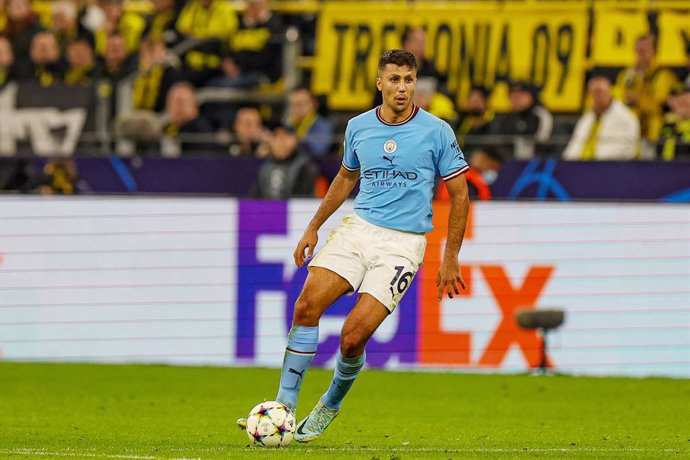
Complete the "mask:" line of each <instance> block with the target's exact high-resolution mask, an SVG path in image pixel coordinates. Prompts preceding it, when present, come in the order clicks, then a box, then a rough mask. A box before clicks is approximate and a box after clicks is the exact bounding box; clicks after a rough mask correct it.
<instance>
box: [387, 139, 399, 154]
mask: <svg viewBox="0 0 690 460" xmlns="http://www.w3.org/2000/svg"><path fill="white" fill-rule="evenodd" d="M397 149H398V143H397V142H395V141H394V140H393V139H388V140H387V141H386V142H384V143H383V151H384V152H386V153H393V152H395V151H396V150H397Z"/></svg>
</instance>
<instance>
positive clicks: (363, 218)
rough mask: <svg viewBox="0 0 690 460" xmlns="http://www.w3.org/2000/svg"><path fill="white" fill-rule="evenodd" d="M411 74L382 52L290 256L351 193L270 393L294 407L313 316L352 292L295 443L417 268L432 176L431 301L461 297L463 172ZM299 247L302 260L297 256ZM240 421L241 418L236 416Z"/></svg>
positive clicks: (340, 385) (334, 401) (298, 308)
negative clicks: (373, 90) (321, 388)
mask: <svg viewBox="0 0 690 460" xmlns="http://www.w3.org/2000/svg"><path fill="white" fill-rule="evenodd" d="M416 73H417V63H416V60H415V57H414V55H413V54H411V53H410V52H408V51H404V50H390V51H386V52H385V53H384V54H383V55H382V56H381V58H380V60H379V64H378V74H377V78H376V86H377V87H378V89H379V90H380V91H381V92H382V94H383V103H382V104H381V105H380V106H378V107H376V108H375V109H373V110H370V111H368V112H366V113H364V114H361V115H359V116H357V117H355V118H353V119H352V120H350V122H349V123H348V126H347V129H346V131H345V153H344V158H343V163H342V166H341V168H340V171H339V173H338V175H337V176H336V178H335V179H334V180H333V183H332V184H331V186H330V188H329V189H328V193H327V194H326V197H325V198H324V199H323V201H322V202H321V205H320V206H319V209H318V210H317V211H316V214H315V215H314V217H313V218H312V220H311V222H310V223H309V226H308V227H307V229H306V230H305V232H304V235H303V236H302V239H301V240H300V241H299V243H298V244H297V248H296V249H295V252H294V258H295V264H296V265H297V266H298V267H302V266H303V265H304V263H305V261H306V260H307V259H309V258H311V257H312V255H313V253H314V248H315V247H316V244H317V241H318V234H317V232H318V230H319V228H320V227H321V226H322V225H323V223H324V222H326V220H327V219H328V218H329V217H330V216H331V215H332V214H333V213H334V212H335V211H336V210H337V209H338V208H339V207H340V205H342V203H343V202H344V201H345V200H346V199H347V197H348V196H349V195H350V192H351V191H352V189H353V188H354V186H355V184H356V182H357V181H358V180H359V181H360V191H359V193H358V194H357V198H356V200H355V212H354V214H352V215H350V216H348V217H345V218H344V219H343V222H342V224H341V225H340V226H339V227H338V228H336V229H335V230H334V231H333V232H331V234H330V236H329V238H328V242H327V243H326V245H325V246H324V247H323V248H322V249H321V251H319V253H318V254H317V255H316V257H314V258H313V260H312V261H311V263H309V274H308V276H307V279H306V281H305V284H304V288H303V290H302V292H301V294H300V296H299V298H298V299H297V302H296V303H295V314H294V317H293V323H292V328H291V329H290V334H289V336H288V343H287V348H286V349H285V357H284V360H283V369H282V373H281V377H280V389H279V391H278V396H277V397H276V399H277V400H278V401H279V402H281V403H283V404H285V405H287V406H288V407H290V408H291V409H293V410H294V409H295V407H296V403H297V395H298V393H299V390H300V386H301V384H302V381H303V380H304V376H305V372H306V371H307V369H308V368H309V365H310V363H311V361H312V359H313V357H314V354H315V352H316V347H317V343H318V337H319V319H320V318H321V316H322V315H323V313H324V312H325V311H326V309H327V308H328V307H329V306H330V305H331V304H332V303H333V302H335V300H337V299H338V298H339V297H341V296H342V295H343V294H346V293H352V292H354V291H355V290H359V296H358V298H357V302H356V304H355V306H354V308H353V309H352V311H351V312H350V314H349V315H348V316H347V319H346V320H345V323H344V324H343V328H342V331H341V336H340V352H339V353H338V356H337V364H336V368H335V374H334V376H333V381H332V382H331V384H330V387H329V388H328V390H327V391H326V393H324V395H323V396H322V397H321V398H320V400H319V401H318V403H317V404H316V407H314V409H313V410H312V411H311V413H310V414H309V415H308V416H307V417H306V418H305V419H303V420H302V421H300V422H299V423H298V425H297V431H296V433H295V439H296V440H297V441H299V442H310V441H313V440H314V439H316V438H318V437H319V436H320V435H321V433H323V431H324V430H325V429H326V427H328V425H329V424H330V423H331V422H332V421H333V419H335V417H336V416H337V415H338V413H339V412H340V406H341V403H342V400H343V398H344V397H345V395H346V394H347V392H348V390H349V389H350V387H351V386H352V384H353V382H354V381H355V378H356V377H357V374H358V373H359V371H360V369H362V366H363V365H364V361H365V357H366V354H365V346H366V344H367V341H368V340H369V338H370V337H371V336H372V335H373V333H374V332H375V331H376V329H377V328H378V327H379V325H380V324H381V323H382V322H383V320H385V319H386V317H387V316H388V315H389V314H390V313H391V312H392V311H393V310H394V309H395V307H396V306H397V305H398V303H399V302H400V299H401V298H402V296H403V295H404V294H405V291H406V290H407V288H408V287H409V285H410V283H411V282H412V279H413V278H414V276H415V274H416V273H417V270H418V269H419V266H420V264H421V263H422V259H423V258H424V250H425V249H426V238H425V236H424V234H425V233H426V232H428V231H430V230H431V229H432V226H431V214H432V211H431V199H432V192H433V188H434V182H435V180H436V176H441V178H442V179H443V180H444V181H445V183H446V187H447V188H448V192H449V194H450V202H451V209H450V216H449V219H448V237H447V241H446V246H445V254H444V258H443V263H442V264H441V267H440V269H439V273H438V276H437V280H436V283H437V285H438V296H439V300H440V299H441V297H442V296H443V292H444V290H446V291H447V293H448V296H449V297H451V298H452V297H453V294H459V293H460V290H459V289H460V286H462V288H463V289H464V288H465V282H464V281H463V279H462V276H461V275H460V264H459V262H458V252H459V250H460V245H461V244H462V239H463V235H464V232H465V223H466V220H467V213H468V208H469V199H468V193H467V183H466V181H465V177H464V175H463V173H465V172H466V171H467V170H468V166H467V163H466V161H465V159H464V156H463V153H462V151H461V150H460V147H459V146H458V142H457V141H456V139H455V134H454V133H453V130H452V129H451V128H450V126H449V125H448V124H447V123H446V122H444V121H442V120H440V119H439V118H436V117H435V116H433V115H431V114H429V113H427V112H425V111H424V110H422V109H420V108H419V107H417V106H415V105H414V104H413V103H412V99H413V96H414V90H415V83H416V79H417V76H416ZM305 252H306V256H305ZM237 423H238V424H239V425H240V426H246V420H244V419H240V420H238V421H237Z"/></svg>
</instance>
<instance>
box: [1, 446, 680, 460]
mask: <svg viewBox="0 0 690 460" xmlns="http://www.w3.org/2000/svg"><path fill="white" fill-rule="evenodd" d="M234 450H236V449H232V448H228V449H201V450H200V452H204V453H216V454H229V453H231V452H232V451H234ZM241 450H242V451H245V452H246V451H247V449H246V448H242V449H241ZM261 450H262V449H261V448H259V447H257V448H255V451H256V452H259V451H261ZM684 450H685V449H683V448H677V449H672V448H665V449H643V448H635V447H620V448H613V447H611V448H608V447H571V448H567V447H553V448H529V447H524V448H503V447H479V448H476V449H454V448H442V447H324V448H321V449H314V448H308V449H300V450H299V451H297V450H295V452H303V453H314V454H316V453H325V452H401V453H405V452H407V453H415V452H419V453H424V452H427V453H447V454H454V453H455V454H458V453H497V454H499V453H509V454H511V453H514V454H517V453H525V454H529V453H570V452H572V453H577V452H590V453H615V452H621V453H624V452H639V453H650V454H651V453H660V452H664V453H673V452H678V453H679V452H682V451H684ZM0 455H35V456H43V457H89V458H122V459H134V460H153V459H161V458H170V459H174V460H191V459H189V458H179V457H165V456H147V455H128V454H121V455H114V454H110V455H108V454H96V453H92V452H75V451H73V450H71V449H68V450H57V451H47V450H42V449H3V450H0Z"/></svg>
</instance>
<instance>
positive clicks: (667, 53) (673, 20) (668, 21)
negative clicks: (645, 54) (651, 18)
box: [657, 11, 690, 67]
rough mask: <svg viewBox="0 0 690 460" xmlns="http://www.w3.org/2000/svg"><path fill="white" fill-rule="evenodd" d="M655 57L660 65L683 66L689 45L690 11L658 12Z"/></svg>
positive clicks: (686, 60)
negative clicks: (657, 35) (657, 39)
mask: <svg viewBox="0 0 690 460" xmlns="http://www.w3.org/2000/svg"><path fill="white" fill-rule="evenodd" d="M658 21H659V42H658V43H657V50H658V52H657V58H658V59H659V63H660V64H661V65H667V66H683V67H685V66H686V65H687V62H688V58H687V56H686V54H685V51H686V50H687V49H688V45H690V11H683V12H681V11H661V12H659V19H658Z"/></svg>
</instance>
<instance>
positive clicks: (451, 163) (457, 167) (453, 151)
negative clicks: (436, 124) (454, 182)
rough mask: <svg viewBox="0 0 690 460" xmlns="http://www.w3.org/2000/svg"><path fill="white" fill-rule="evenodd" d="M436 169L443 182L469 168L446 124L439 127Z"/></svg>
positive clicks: (451, 131) (452, 133) (453, 134)
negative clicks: (439, 139)
mask: <svg viewBox="0 0 690 460" xmlns="http://www.w3.org/2000/svg"><path fill="white" fill-rule="evenodd" d="M437 168H438V173H439V175H440V176H441V178H442V179H443V180H449V179H452V178H454V177H456V176H459V175H460V174H464V173H465V172H467V170H468V169H469V168H470V167H469V166H468V165H467V161H465V155H464V154H463V153H462V150H460V145H459V144H458V140H457V139H456V138H455V133H454V132H453V130H452V129H451V127H450V126H449V125H448V123H446V122H443V123H442V125H441V145H440V150H439V152H438V160H437Z"/></svg>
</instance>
